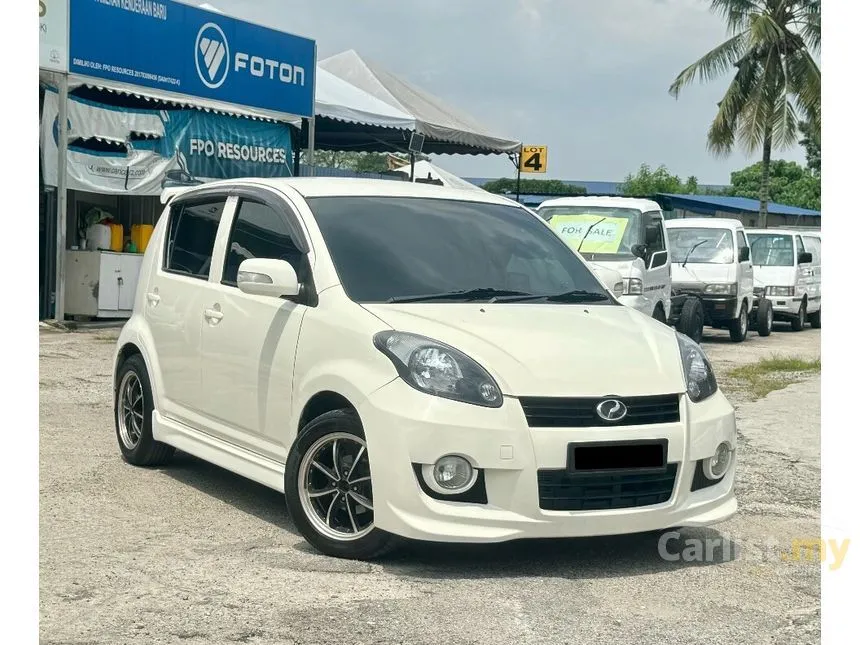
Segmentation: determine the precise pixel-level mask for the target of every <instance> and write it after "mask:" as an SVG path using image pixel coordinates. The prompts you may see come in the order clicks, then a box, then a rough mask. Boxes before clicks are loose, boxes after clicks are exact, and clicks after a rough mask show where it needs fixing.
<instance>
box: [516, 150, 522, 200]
mask: <svg viewBox="0 0 860 645" xmlns="http://www.w3.org/2000/svg"><path fill="white" fill-rule="evenodd" d="M520 174H521V173H520V158H519V156H517V201H520Z"/></svg>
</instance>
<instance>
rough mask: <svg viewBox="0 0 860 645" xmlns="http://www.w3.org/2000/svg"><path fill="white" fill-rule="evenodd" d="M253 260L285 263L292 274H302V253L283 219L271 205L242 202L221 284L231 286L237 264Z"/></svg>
mask: <svg viewBox="0 0 860 645" xmlns="http://www.w3.org/2000/svg"><path fill="white" fill-rule="evenodd" d="M254 258H267V259H274V260H286V261H287V262H289V263H290V264H291V265H292V267H293V268H294V269H295V270H296V275H298V276H301V275H302V272H301V263H302V258H303V254H302V252H301V251H300V250H299V249H298V247H296V245H295V242H294V241H293V239H292V237H291V235H290V229H289V228H288V226H287V221H286V219H285V218H284V216H283V215H282V214H281V213H279V212H278V211H276V210H275V209H274V208H272V207H271V206H267V205H266V204H263V203H261V202H255V201H252V200H249V199H242V200H241V201H240V202H239V207H238V210H237V212H236V219H235V221H234V222H233V230H232V231H231V232H230V242H229V244H228V245H227V257H226V259H225V260H224V275H223V276H222V278H221V282H222V283H223V284H229V285H235V284H236V274H237V273H238V272H239V265H240V264H242V262H243V261H245V260H250V259H254Z"/></svg>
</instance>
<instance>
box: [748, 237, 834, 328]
mask: <svg viewBox="0 0 860 645" xmlns="http://www.w3.org/2000/svg"><path fill="white" fill-rule="evenodd" d="M747 233H748V237H749V240H750V256H751V258H752V263H753V266H754V267H755V269H754V270H755V289H756V294H757V295H760V296H763V297H766V298H767V299H768V300H770V301H771V303H772V304H773V315H774V318H775V319H776V320H783V321H788V322H790V323H791V328H792V329H793V330H794V331H801V330H802V329H803V328H804V325H805V324H806V321H807V319H808V320H809V322H810V323H811V325H812V326H813V327H815V328H819V327H821V234H820V233H818V232H813V231H810V232H808V233H807V232H805V231H797V230H790V229H780V228H767V229H752V228H751V229H748V231H747Z"/></svg>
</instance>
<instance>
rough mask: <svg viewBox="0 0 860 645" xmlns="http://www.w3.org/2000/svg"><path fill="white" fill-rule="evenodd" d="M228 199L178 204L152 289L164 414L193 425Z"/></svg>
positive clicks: (148, 315) (150, 317) (148, 314)
mask: <svg viewBox="0 0 860 645" xmlns="http://www.w3.org/2000/svg"><path fill="white" fill-rule="evenodd" d="M226 201H227V198H226V197H225V196H224V195H218V194H213V195H210V196H206V197H198V198H196V199H194V200H193V201H191V200H185V201H183V200H180V201H178V202H175V203H174V204H173V205H172V206H171V208H170V210H169V212H168V213H166V214H165V215H162V217H165V216H166V217H169V220H168V222H167V226H166V230H165V233H164V238H163V242H164V243H163V244H161V245H160V248H159V249H158V254H157V255H156V258H155V262H154V264H153V268H152V271H151V272H150V275H149V278H148V281H147V285H146V300H145V307H146V310H145V314H144V316H145V319H146V322H147V326H148V328H149V330H150V333H151V334H152V339H153V343H152V348H153V351H154V352H155V353H156V356H155V364H156V365H157V367H156V369H155V381H156V382H155V383H153V386H154V389H155V391H156V396H157V397H158V408H159V411H160V412H161V413H162V414H163V415H165V416H166V417H168V418H172V419H175V420H177V421H180V422H183V423H186V424H193V420H194V418H195V416H196V415H195V413H196V412H198V411H199V410H200V409H201V407H202V406H203V405H204V401H202V400H201V396H200V359H199V352H200V331H201V327H202V320H201V317H200V315H199V311H200V307H201V304H202V302H203V300H202V298H203V288H204V287H205V285H206V283H207V281H208V280H209V269H210V266H211V264H212V254H213V251H214V247H215V238H216V235H217V232H218V226H219V224H220V221H221V217H222V215H223V213H224V210H225V204H226Z"/></svg>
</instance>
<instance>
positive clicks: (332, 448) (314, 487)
mask: <svg viewBox="0 0 860 645" xmlns="http://www.w3.org/2000/svg"><path fill="white" fill-rule="evenodd" d="M347 470H348V472H345V471H347ZM284 496H285V498H286V502H287V509H288V510H289V513H290V517H292V519H293V522H294V523H295V525H296V528H297V529H298V530H299V532H300V533H301V534H302V536H303V537H304V538H305V540H307V541H308V542H309V543H310V544H311V545H312V546H313V547H314V548H316V549H317V550H318V551H320V552H322V553H324V554H325V555H330V556H334V557H336V558H347V559H352V560H371V559H373V558H377V557H379V556H381V555H384V554H385V553H387V552H389V551H390V550H391V549H392V548H393V547H394V546H395V544H396V543H395V537H394V536H393V535H392V534H390V533H386V532H385V531H383V530H382V529H379V528H376V527H375V526H374V525H373V488H372V480H371V478H370V462H369V460H368V458H367V443H366V441H365V437H364V430H363V428H362V426H361V421H360V420H359V418H358V415H357V414H356V413H355V412H353V411H352V410H333V411H331V412H326V413H325V414H322V415H320V416H318V417H317V418H315V419H313V420H312V421H310V422H309V423H308V424H307V425H306V426H305V427H304V428H302V429H301V430H300V431H299V436H298V438H297V439H296V441H295V443H294V444H293V447H292V448H291V449H290V454H289V456H288V457H287V465H286V469H285V471H284ZM368 513H369V514H370V516H369V517H367V515H368Z"/></svg>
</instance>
